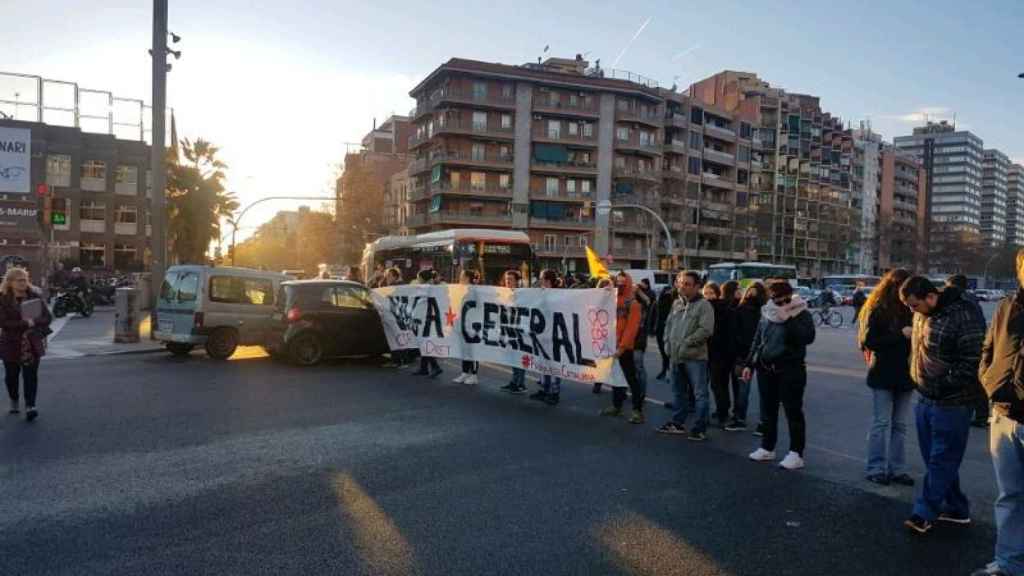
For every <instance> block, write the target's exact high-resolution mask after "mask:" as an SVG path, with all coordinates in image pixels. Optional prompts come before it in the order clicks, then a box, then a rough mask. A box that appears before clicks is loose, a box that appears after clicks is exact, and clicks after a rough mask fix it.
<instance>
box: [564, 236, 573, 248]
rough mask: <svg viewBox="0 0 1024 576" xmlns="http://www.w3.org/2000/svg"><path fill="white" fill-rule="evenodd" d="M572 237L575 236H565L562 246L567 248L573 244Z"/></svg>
mask: <svg viewBox="0 0 1024 576" xmlns="http://www.w3.org/2000/svg"><path fill="white" fill-rule="evenodd" d="M574 238H575V236H566V237H565V244H563V246H565V247H566V248H568V247H570V246H572V245H573V244H575V242H573V239H574Z"/></svg>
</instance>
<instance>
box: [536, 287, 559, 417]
mask: <svg viewBox="0 0 1024 576" xmlns="http://www.w3.org/2000/svg"><path fill="white" fill-rule="evenodd" d="M559 286H561V280H560V279H559V278H558V272H556V271H554V270H552V269H550V268H547V269H544V270H541V272H540V287H541V288H543V289H545V290H553V289H555V288H558V287H559ZM561 392H562V378H561V377H559V376H550V375H548V374H545V375H544V376H542V377H541V385H540V390H538V391H536V392H534V393H533V394H530V399H531V400H537V401H539V402H544V403H545V404H547V405H548V406H558V399H559V395H560V394H561Z"/></svg>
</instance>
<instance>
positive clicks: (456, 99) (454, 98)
mask: <svg viewBox="0 0 1024 576" xmlns="http://www.w3.org/2000/svg"><path fill="white" fill-rule="evenodd" d="M442 102H449V103H452V104H471V105H473V106H478V107H492V108H502V109H514V108H515V106H516V98H515V95H514V94H510V95H507V96H506V95H502V94H491V93H489V92H486V93H475V92H473V91H472V90H461V89H456V88H443V89H441V90H438V91H436V92H434V93H433V94H431V95H430V96H429V97H428V98H424V99H423V100H420V101H419V103H418V104H417V106H416V107H415V108H413V109H412V110H410V111H409V117H410V118H412V119H413V120H416V119H417V118H419V117H420V116H423V115H424V114H428V113H430V112H432V111H433V110H434V108H436V107H437V105H438V104H440V103H442Z"/></svg>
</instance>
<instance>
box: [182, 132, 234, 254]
mask: <svg viewBox="0 0 1024 576" xmlns="http://www.w3.org/2000/svg"><path fill="white" fill-rule="evenodd" d="M181 149H182V155H183V156H184V160H183V162H182V163H177V162H169V163H168V175H167V200H168V211H169V216H170V220H169V227H168V228H169V230H168V232H169V234H168V235H169V237H170V240H171V247H172V248H171V250H172V253H173V254H174V256H175V258H176V259H177V260H178V261H179V262H186V263H196V264H203V263H206V260H207V257H206V252H207V250H209V248H210V242H212V241H213V240H215V239H218V238H220V230H221V219H222V218H224V219H230V218H232V216H233V214H234V212H235V210H237V209H238V201H237V200H236V199H235V196H234V194H231V193H230V192H228V191H227V190H225V189H224V177H225V175H224V170H225V169H227V165H226V164H225V163H224V162H222V161H220V160H218V159H217V152H218V151H219V148H217V147H216V146H214V145H213V144H211V143H210V142H208V141H206V140H203V139H202V138H200V139H198V140H196V141H195V142H191V141H189V140H188V139H187V138H186V139H184V140H182V141H181Z"/></svg>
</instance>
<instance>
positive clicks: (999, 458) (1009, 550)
mask: <svg viewBox="0 0 1024 576" xmlns="http://www.w3.org/2000/svg"><path fill="white" fill-rule="evenodd" d="M991 422H992V425H991V427H990V428H989V451H990V452H991V453H992V464H993V465H994V466H995V469H996V485H997V486H998V487H999V496H998V497H996V564H998V565H999V567H1000V568H1002V569H1003V570H1004V571H1005V572H1007V573H1009V574H1014V575H1019V574H1024V427H1021V425H1020V424H1018V423H1017V422H1016V421H1015V420H1012V419H1010V418H1007V417H1006V416H1003V415H1002V414H999V413H997V412H993V413H992V420H991Z"/></svg>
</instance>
